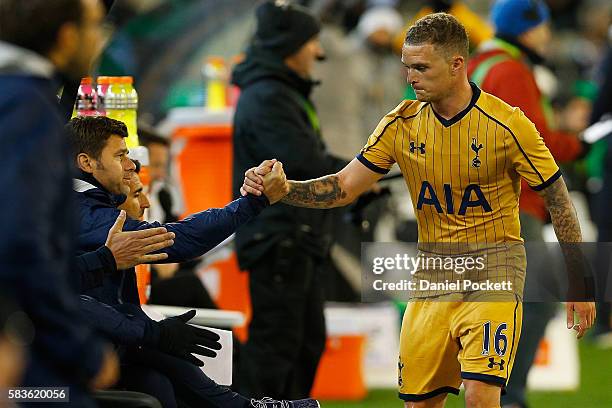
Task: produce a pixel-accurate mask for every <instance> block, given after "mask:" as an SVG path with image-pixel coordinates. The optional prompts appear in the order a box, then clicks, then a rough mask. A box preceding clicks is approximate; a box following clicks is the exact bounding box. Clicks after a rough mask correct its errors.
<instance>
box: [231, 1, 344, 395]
mask: <svg viewBox="0 0 612 408" xmlns="http://www.w3.org/2000/svg"><path fill="white" fill-rule="evenodd" d="M255 14H256V18H257V29H256V32H255V37H254V38H253V42H252V44H251V46H250V47H249V49H248V50H247V52H246V58H245V60H244V62H242V63H241V64H239V65H237V66H236V67H235V69H234V72H233V73H232V82H233V83H234V84H236V85H237V86H238V87H240V89H241V91H242V92H241V94H240V99H239V100H238V105H237V106H236V114H235V116H234V134H233V141H234V144H233V147H234V162H233V175H234V176H233V185H234V194H235V195H236V196H238V195H239V189H240V186H241V185H242V176H243V174H244V172H245V170H247V169H248V168H249V167H252V166H255V165H257V164H259V163H260V162H261V161H262V160H264V159H266V158H269V157H275V158H277V159H278V160H280V161H282V162H283V163H284V164H285V165H286V166H287V167H286V171H287V174H288V175H289V176H290V177H293V178H297V179H306V178H314V177H319V176H323V175H325V174H328V173H330V172H335V171H337V170H339V169H340V168H341V167H342V166H344V165H345V164H346V161H344V160H341V159H338V158H336V157H334V156H332V155H331V154H329V152H328V151H327V149H326V147H325V144H324V143H323V140H322V138H321V129H320V126H319V119H318V117H317V112H316V110H315V107H314V105H313V104H312V101H311V100H310V95H311V92H312V90H313V88H314V86H315V85H316V83H317V82H316V81H315V80H314V79H313V78H312V75H313V70H314V65H315V62H316V61H317V60H320V59H322V58H323V56H324V55H323V50H322V48H321V44H320V42H319V37H318V34H319V31H320V25H319V22H318V21H317V19H316V18H315V17H314V16H312V15H311V14H310V13H309V12H308V10H307V9H305V8H303V7H300V6H296V5H292V4H290V2H281V1H276V2H274V1H266V2H264V3H263V4H262V5H260V6H259V7H258V8H257V10H256V12H255ZM332 221H333V219H332V213H331V212H329V211H312V210H308V209H299V208H293V207H290V206H287V205H278V206H275V207H274V208H270V209H268V210H266V211H265V212H264V213H263V214H262V215H261V217H258V218H257V219H254V220H253V221H251V222H249V223H248V224H247V225H245V227H244V228H242V229H240V230H239V231H237V232H236V241H235V242H236V253H237V256H238V262H239V264H240V267H241V269H243V270H246V271H248V273H249V290H250V293H251V303H252V307H253V318H252V319H251V322H250V325H249V338H248V341H247V343H246V345H245V347H244V352H243V353H242V362H241V380H240V386H241V389H242V390H243V391H244V392H245V393H249V394H254V395H265V394H274V395H281V396H284V397H285V398H300V397H304V396H307V395H309V394H310V390H311V388H312V385H313V382H314V378H315V374H316V371H317V366H318V364H319V360H320V358H321V355H322V353H323V349H324V347H325V319H324V315H323V302H324V282H325V276H324V271H325V270H329V269H330V268H329V262H330V260H329V259H330V255H329V251H330V246H331V244H332ZM263 366H266V367H268V368H267V369H266V370H261V367H263Z"/></svg>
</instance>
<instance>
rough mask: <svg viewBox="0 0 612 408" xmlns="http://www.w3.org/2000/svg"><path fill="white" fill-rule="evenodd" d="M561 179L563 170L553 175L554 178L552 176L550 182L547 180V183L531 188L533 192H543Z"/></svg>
mask: <svg viewBox="0 0 612 408" xmlns="http://www.w3.org/2000/svg"><path fill="white" fill-rule="evenodd" d="M559 177H561V169H559V170H557V172H556V173H555V174H553V175H552V176H550V177H549V178H548V180H546V181H545V182H543V183H542V184H540V185H537V186H530V187H531V188H532V189H533V190H535V191H542V190H544V189H545V188H546V187H548V186H550V185H551V184H552V183H554V182H555V181H557V179H558V178H559Z"/></svg>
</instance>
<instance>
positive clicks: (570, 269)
mask: <svg viewBox="0 0 612 408" xmlns="http://www.w3.org/2000/svg"><path fill="white" fill-rule="evenodd" d="M540 195H541V196H542V197H543V198H544V201H545V202H546V207H547V208H548V211H549V212H550V218H551V220H552V224H553V228H554V229H555V234H556V235H557V240H558V241H559V245H560V246H561V251H562V253H563V258H564V260H565V267H566V272H567V279H568V292H567V295H566V296H567V298H566V300H567V301H589V300H592V299H593V296H594V291H593V277H592V273H591V271H590V268H589V264H588V262H587V260H586V257H585V256H584V254H583V251H582V248H581V244H580V243H581V242H582V233H581V232H580V224H579V223H578V215H577V214H576V209H575V208H574V205H573V204H572V201H571V199H570V196H569V192H568V191H567V187H566V186H565V181H563V177H560V178H559V179H558V180H557V181H555V182H554V183H553V184H551V185H550V186H548V187H547V188H546V189H544V190H543V191H542V192H541V193H540Z"/></svg>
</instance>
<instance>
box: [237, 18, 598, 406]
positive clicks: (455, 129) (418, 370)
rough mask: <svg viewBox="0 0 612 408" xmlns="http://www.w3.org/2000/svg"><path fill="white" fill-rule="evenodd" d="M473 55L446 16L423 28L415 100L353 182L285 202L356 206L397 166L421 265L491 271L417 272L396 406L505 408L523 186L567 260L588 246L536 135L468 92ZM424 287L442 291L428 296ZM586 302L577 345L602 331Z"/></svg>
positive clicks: (515, 323) (292, 184) (252, 176)
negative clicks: (452, 262)
mask: <svg viewBox="0 0 612 408" xmlns="http://www.w3.org/2000/svg"><path fill="white" fill-rule="evenodd" d="M466 54H467V34H466V33H465V30H464V28H463V26H462V25H461V24H460V23H459V22H458V21H457V20H456V19H455V18H454V17H452V16H450V15H448V14H444V13H436V14H432V15H429V16H426V17H424V18H422V19H420V20H417V21H416V22H415V24H414V25H413V26H412V27H411V28H410V29H409V30H408V33H407V36H406V41H405V43H404V47H403V49H402V62H403V64H404V65H405V66H406V69H407V81H408V83H409V84H410V85H411V86H412V87H413V89H414V90H415V93H416V96H417V100H405V101H403V102H401V103H400V104H399V105H398V107H397V108H395V109H394V110H393V111H391V112H390V113H389V114H388V115H387V116H385V117H384V118H383V119H382V120H381V121H380V123H379V125H378V126H377V128H376V130H375V131H374V132H373V134H372V135H371V136H370V138H369V139H368V141H367V143H366V145H365V146H364V148H363V149H362V150H361V152H360V153H359V154H358V155H357V157H356V158H355V159H354V160H353V161H352V162H351V163H349V165H348V166H346V167H345V168H344V169H342V170H341V171H339V172H337V173H335V174H331V175H328V176H324V177H320V178H318V179H314V180H307V181H288V185H289V193H288V195H287V196H286V197H284V198H283V199H282V201H283V202H284V203H286V204H290V205H295V206H300V207H308V208H332V207H337V206H343V205H347V204H348V203H350V202H352V201H353V200H354V199H355V198H356V197H357V196H358V195H359V194H361V193H363V192H364V191H365V190H366V189H368V188H370V186H371V185H372V184H374V183H375V182H376V181H377V180H379V179H380V178H381V177H382V176H383V175H384V174H386V173H388V172H389V170H390V168H391V166H393V165H394V164H395V163H397V164H398V165H399V167H400V169H401V172H402V174H403V175H404V178H405V181H406V185H407V187H408V190H409V192H410V194H411V198H412V204H413V207H414V213H415V214H416V217H417V222H418V227H419V231H418V232H419V246H418V249H419V254H420V255H421V256H422V257H427V258H433V259H434V261H438V260H441V259H442V258H441V257H440V255H439V254H443V255H442V256H446V255H452V256H459V257H460V259H461V260H464V261H466V260H471V262H472V263H473V262H478V260H479V259H480V262H482V266H483V267H482V268H475V269H473V270H472V271H471V272H470V271H467V270H465V269H461V270H460V269H459V267H458V266H459V265H458V264H457V265H456V266H457V268H456V269H455V268H447V267H446V264H445V266H444V267H436V266H435V264H436V262H434V266H433V267H430V265H429V260H428V262H427V264H426V265H422V264H421V265H420V266H419V267H417V268H415V270H411V271H410V274H412V276H413V280H412V281H413V282H414V283H417V282H416V281H419V283H417V285H416V286H417V289H416V290H412V291H410V292H411V293H410V300H411V302H409V303H408V306H407V309H406V312H405V313H404V318H403V323H402V331H401V338H400V353H399V354H400V355H399V362H398V383H399V397H400V398H401V399H403V400H404V401H405V407H410V408H416V407H419V408H423V407H426V408H439V407H443V406H444V404H445V401H446V397H447V395H448V393H454V394H458V393H459V386H460V385H461V383H463V385H464V386H465V402H466V406H467V407H468V408H478V407H487V408H488V407H499V404H500V394H501V390H502V388H503V387H504V386H505V385H506V384H507V381H508V378H509V376H510V373H511V371H512V365H513V362H514V359H515V356H516V344H517V342H518V339H519V337H520V332H521V317H522V313H521V310H522V309H521V298H522V289H523V283H524V275H525V254H524V247H523V241H522V239H521V236H520V222H519V217H518V199H519V193H520V179H521V178H523V179H525V180H526V181H527V183H528V184H529V185H530V186H531V188H533V189H534V190H536V191H539V193H540V194H541V196H542V197H543V198H544V201H545V203H546V206H547V208H548V211H549V213H550V215H551V219H552V223H553V226H554V228H555V233H556V235H557V238H558V240H559V242H560V243H562V244H565V245H564V246H562V249H564V250H566V249H567V248H568V247H571V245H568V244H576V243H579V242H581V241H582V236H581V232H580V226H579V223H578V218H577V216H576V213H575V210H574V208H573V206H572V203H571V200H570V198H569V193H568V191H567V187H566V186H565V182H564V181H563V177H562V176H561V172H560V170H559V168H558V166H557V165H556V163H555V161H554V159H553V157H552V155H551V154H550V152H549V150H548V149H547V148H546V145H545V144H544V142H543V140H542V138H541V137H540V136H539V134H538V132H537V130H536V128H535V126H534V125H533V123H532V122H530V121H529V120H528V119H527V118H526V117H525V115H524V114H523V113H522V112H521V111H520V110H519V109H517V108H513V107H511V106H510V105H508V104H506V103H504V102H503V101H501V100H500V99H498V98H496V97H494V96H492V95H490V94H487V93H486V92H483V91H481V90H480V89H479V88H478V87H477V86H476V85H475V84H473V83H470V82H469V81H468V77H467V67H466V62H467V61H466ZM268 171H269V164H267V163H264V164H262V165H261V166H260V168H256V169H251V170H249V171H247V172H246V174H245V175H246V178H247V180H245V185H246V188H244V192H245V193H246V192H251V193H254V194H257V191H265V186H264V188H263V189H261V184H260V183H262V182H263V181H264V180H262V178H261V176H265V173H267V172H268ZM264 179H265V177H264ZM491 255H494V256H491ZM565 255H566V256H567V255H568V253H567V252H566V253H565ZM445 262H446V261H445ZM439 263H440V264H441V262H439ZM459 274H460V275H461V279H462V280H464V282H466V281H465V280H466V279H467V280H471V281H472V282H480V283H482V282H496V283H502V282H506V283H507V284H508V283H510V285H509V286H506V289H505V290H504V289H503V288H502V289H501V290H499V291H494V292H492V293H491V292H488V291H482V290H478V289H474V287H473V286H471V287H469V288H465V287H464V286H463V287H462V288H459V289H458V290H457V289H455V288H453V286H452V285H445V284H444V283H445V281H446V282H453V281H456V280H457V279H459V277H458V275H459ZM433 279H435V280H433ZM500 279H501V280H500ZM504 279H505V280H504ZM423 281H426V282H427V283H429V282H430V281H431V282H433V283H434V284H439V283H442V284H441V285H435V286H434V289H431V288H430V286H429V285H427V286H425V287H424V288H423V287H422V286H421V284H422V283H423ZM584 300H585V299H584V298H578V299H568V302H567V319H568V327H571V328H573V329H574V330H576V331H577V332H578V337H582V336H583V335H584V333H585V332H586V330H588V329H589V328H590V327H591V326H592V325H593V321H594V319H595V308H594V303H593V302H589V301H584ZM574 313H575V314H577V315H578V317H579V322H576V323H578V324H576V325H574V322H575V316H574ZM570 324H571V325H570Z"/></svg>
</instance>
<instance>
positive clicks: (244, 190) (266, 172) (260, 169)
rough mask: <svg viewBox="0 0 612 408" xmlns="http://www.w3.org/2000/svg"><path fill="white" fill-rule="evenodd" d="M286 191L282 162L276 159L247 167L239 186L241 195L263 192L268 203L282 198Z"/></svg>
mask: <svg viewBox="0 0 612 408" xmlns="http://www.w3.org/2000/svg"><path fill="white" fill-rule="evenodd" d="M288 193H289V182H288V181H287V176H286V175H285V171H284V170H283V164H282V163H281V162H279V161H278V160H276V159H272V160H264V161H263V162H262V163H261V164H260V165H259V166H257V167H252V168H250V169H248V170H247V171H246V172H245V173H244V183H243V184H242V187H240V194H242V195H243V196H246V195H247V194H253V195H256V196H260V195H262V194H265V195H266V197H267V198H268V201H270V204H274V203H276V202H278V201H280V200H282V199H283V197H285V196H286V195H287V194H288Z"/></svg>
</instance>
